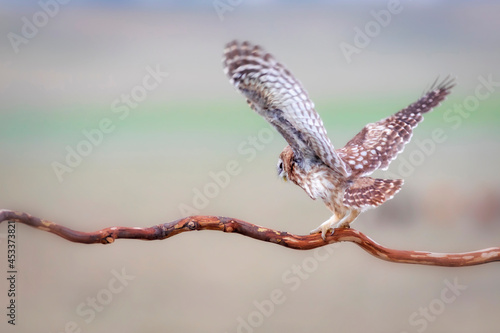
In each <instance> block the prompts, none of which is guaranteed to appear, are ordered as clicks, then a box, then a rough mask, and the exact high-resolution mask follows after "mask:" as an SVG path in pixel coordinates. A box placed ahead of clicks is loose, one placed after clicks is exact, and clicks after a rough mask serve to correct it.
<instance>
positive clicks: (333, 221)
mask: <svg viewBox="0 0 500 333" xmlns="http://www.w3.org/2000/svg"><path fill="white" fill-rule="evenodd" d="M338 222H339V220H338V218H337V217H336V216H335V215H334V216H332V217H331V218H330V219H329V220H327V221H325V222H323V223H321V225H320V226H319V227H317V228H316V229H313V230H311V232H310V234H317V233H320V232H321V238H323V240H326V233H327V232H328V230H330V229H331V230H332V235H333V232H334V231H335V229H334V228H335V227H334V226H333V225H336V224H337V223H338Z"/></svg>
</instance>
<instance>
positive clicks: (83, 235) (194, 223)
mask: <svg viewBox="0 0 500 333" xmlns="http://www.w3.org/2000/svg"><path fill="white" fill-rule="evenodd" d="M4 221H16V222H18V223H23V224H26V225H29V226H31V227H34V228H37V229H40V230H43V231H47V232H50V233H53V234H56V235H58V236H60V237H62V238H64V239H66V240H69V241H71V242H75V243H84V244H95V243H101V244H110V243H113V242H114V241H115V240H116V239H119V238H127V239H140V240H162V239H166V238H170V237H172V236H175V235H178V234H180V233H183V232H187V231H194V230H218V231H223V232H227V233H238V234H241V235H243V236H247V237H251V238H253V239H257V240H261V241H264V242H271V243H274V244H278V245H282V246H285V247H288V248H291V249H296V250H310V249H314V248H317V247H321V246H325V245H328V244H332V243H336V242H353V243H355V244H356V245H358V246H360V247H361V248H362V249H363V250H365V251H366V252H368V253H370V254H371V255H373V256H375V257H377V258H379V259H382V260H386V261H390V262H396V263H406V264H419V265H434V266H447V267H462V266H473V265H480V264H486V263H489V262H493V261H500V247H491V248H487V249H482V250H477V251H472V252H464V253H433V252H425V251H404V250H394V249H389V248H386V247H384V246H382V245H380V244H378V243H376V242H375V241H374V240H372V239H371V238H369V237H368V236H366V235H365V234H363V233H361V232H359V231H358V230H355V229H336V230H335V233H334V235H331V236H328V237H327V238H326V240H323V239H322V238H321V236H320V234H314V235H306V236H301V235H294V234H290V233H288V232H284V231H277V230H273V229H269V228H264V227H260V226H258V225H255V224H252V223H248V222H245V221H242V220H239V219H234V218H230V217H222V216H189V217H186V218H182V219H179V220H177V221H172V222H167V223H163V224H158V225H155V226H152V227H149V228H136V227H133V228H130V227H110V228H105V229H101V230H98V231H94V232H82V231H76V230H72V229H70V228H67V227H64V226H62V225H59V224H57V223H54V222H51V221H48V220H44V219H40V218H38V217H35V216H31V215H30V214H27V213H21V212H15V211H11V210H6V209H3V210H0V223H1V222H4Z"/></svg>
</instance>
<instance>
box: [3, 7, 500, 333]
mask: <svg viewBox="0 0 500 333" xmlns="http://www.w3.org/2000/svg"><path fill="white" fill-rule="evenodd" d="M499 13H500V4H499V3H498V2H493V1H475V2H468V1H414V2H411V1H401V2H400V3H398V2H386V1H357V2H355V3H353V4H351V3H350V2H349V1H333V2H326V1H312V2H307V3H306V2H304V3H302V2H298V1H295V2H293V3H291V4H289V2H288V1H268V2H264V1H250V0H242V1H229V0H216V1H195V2H189V1H186V2H183V3H177V2H174V1H108V2H106V4H102V3H101V2H99V1H62V0H60V1H56V0H42V1H25V2H23V3H22V4H18V3H17V2H16V3H15V2H12V1H0V22H1V23H0V35H1V36H2V38H1V39H0V74H1V75H0V103H1V104H0V105H1V109H0V161H1V164H0V208H8V209H16V210H21V211H26V212H29V213H31V214H33V215H36V216H40V217H43V218H46V219H49V220H52V221H55V222H58V223H61V224H64V225H66V226H68V227H72V228H74V229H78V230H82V231H92V230H97V229H101V228H104V227H108V226H113V225H124V226H140V227H147V226H151V225H154V224H158V223H163V222H168V221H171V220H174V219H177V218H179V217H182V216H185V215H188V214H196V213H199V214H215V215H225V216H233V217H237V218H241V219H245V220H247V221H250V222H253V223H256V224H260V225H264V226H268V227H272V228H276V229H280V230H287V231H290V232H293V233H299V234H305V233H307V232H308V231H309V230H311V229H313V228H315V227H316V226H317V225H319V224H320V223H321V222H323V221H324V220H326V219H327V218H328V217H329V212H328V211H327V209H326V208H325V207H324V205H323V203H321V202H315V201H312V200H310V199H309V198H308V196H307V195H306V194H305V193H304V192H303V191H302V190H301V189H300V188H298V187H296V186H294V185H292V184H285V183H283V182H280V181H279V179H278V178H277V176H276V174H275V163H276V161H277V156H278V154H279V152H280V151H281V149H282V148H283V147H284V145H285V141H284V140H283V139H282V138H281V137H280V136H279V135H278V134H276V133H275V132H274V131H272V130H270V127H269V126H268V125H267V124H266V122H265V121H264V120H263V119H261V118H260V117H259V116H258V115H256V114H255V113H253V112H252V111H251V110H250V109H249V108H248V107H247V105H246V103H245V101H244V99H243V98H242V97H241V96H240V95H239V94H238V93H237V92H236V91H235V90H234V89H233V88H232V87H231V86H230V85H229V84H228V80H227V79H226V77H225V76H224V74H223V73H222V70H221V63H220V59H221V54H222V49H223V46H224V44H225V43H226V42H228V41H230V40H232V39H235V38H237V39H248V40H251V41H252V42H255V43H259V44H261V45H263V46H264V47H265V48H266V49H267V50H268V51H270V52H272V53H274V54H275V55H276V57H277V58H278V59H279V60H280V61H282V62H283V63H285V64H286V65H287V66H288V67H289V68H290V69H291V71H292V72H293V73H294V74H295V75H296V76H297V77H299V79H300V80H301V81H302V83H303V84H304V85H305V87H306V88H307V89H308V91H309V93H310V95H311V97H312V98H313V100H314V101H315V103H316V106H317V109H318V111H319V113H320V115H321V116H322V118H323V120H324V122H325V126H326V128H327V130H328V133H329V135H330V136H331V138H332V141H333V143H334V145H335V146H337V147H340V146H342V145H343V144H344V143H345V142H347V141H348V140H349V139H350V138H351V137H352V136H353V135H354V134H355V133H357V131H359V130H360V129H361V128H362V127H363V126H364V125H365V124H366V123H367V122H373V121H377V120H379V119H381V118H383V117H386V116H388V115H390V114H391V113H393V112H395V111H397V110H398V109H400V108H402V107H405V106H406V105H408V104H409V103H411V102H413V101H415V100H416V99H417V98H418V97H419V96H420V95H421V93H422V91H424V90H425V89H426V87H429V85H430V84H431V83H432V82H433V81H434V79H435V78H436V77H437V76H438V75H441V76H443V75H447V74H450V73H451V74H453V75H455V76H456V77H457V78H458V85H457V87H456V88H455V89H454V90H453V94H452V95H451V96H450V98H449V99H448V100H447V101H445V103H443V104H442V105H441V106H440V107H439V108H438V109H437V110H436V111H435V112H433V113H432V114H429V115H427V116H426V121H425V122H424V123H422V124H421V125H420V126H419V128H418V129H417V130H416V133H415V135H414V136H413V141H412V143H411V144H409V145H408V146H407V147H406V149H405V152H404V153H403V154H402V155H400V158H399V159H398V160H396V161H394V162H393V164H392V165H391V168H390V170H389V171H388V172H385V173H378V174H377V175H378V176H387V177H394V178H395V177H404V178H405V186H404V188H403V190H402V191H401V192H400V193H399V194H398V195H397V196H396V197H395V198H394V199H393V200H392V201H390V202H388V203H387V204H385V205H384V206H383V207H381V208H378V209H377V210H373V211H369V212H367V213H365V214H363V215H362V216H361V217H360V218H359V219H358V220H357V221H356V223H355V224H354V225H353V227H355V228H358V229H359V230H361V231H363V232H365V233H366V234H368V235H369V236H370V237H372V238H374V239H375V240H377V241H378V242H380V243H382V244H384V245H386V246H389V247H394V248H398V249H408V250H411V249H414V250H429V251H441V252H462V251H470V250H475V249H480V248H486V247H491V246H498V245H500V225H499V221H500V177H499V176H498V170H499V167H500V159H499V158H498V153H499V149H500V141H499V140H500V133H499V126H500V113H499V111H500V110H499V105H500V67H499V66H498V59H499V56H500V35H499V34H498V31H499V30H500V21H499V20H498V15H499ZM152 73H154V74H152ZM130 96H132V97H130ZM75 152H76V153H75ZM76 154H78V156H76ZM231 161H233V162H231ZM228 163H229V164H230V165H231V164H232V165H233V166H234V165H237V168H236V172H233V173H235V174H234V175H229V176H227V175H228V174H229V173H228V170H227V168H228ZM230 168H231V166H230ZM232 171H234V170H232ZM214 177H215V178H217V179H218V183H217V182H216V181H215V180H214ZM6 233H7V226H6V225H5V223H4V224H2V225H0V236H1V237H0V241H1V243H0V249H1V251H0V253H2V254H1V255H0V267H1V269H2V273H1V274H2V276H5V277H6V276H7V273H6V272H7V245H6V239H5V236H6ZM16 237H17V238H16V240H17V243H16V244H17V246H16V251H17V269H18V272H19V273H18V278H17V296H16V301H17V303H16V304H17V321H16V326H15V328H14V327H12V326H11V325H9V324H7V317H6V315H5V313H6V310H5V308H6V306H7V304H8V303H7V302H8V297H7V289H8V285H7V281H6V279H5V278H2V279H1V280H2V281H3V282H2V283H0V286H1V288H0V295H1V296H0V300H3V301H2V302H1V306H0V307H1V308H2V309H4V310H2V316H1V318H2V320H1V323H0V327H1V331H2V332H5V331H8V332H11V331H12V332H13V331H16V332H34V331H37V332H109V331H114V332H124V333H127V332H138V331H141V332H158V331H167V332H228V333H229V332H231V333H232V332H245V333H250V332H276V331H286V332H304V331H317V332H326V331H341V332H398V333H400V332H408V333H409V332H471V331H474V332H496V331H497V330H498V327H500V317H499V316H498V310H499V307H500V288H499V287H500V279H499V276H500V267H499V266H498V265H497V264H488V265H484V266H477V267H470V268H436V267H425V266H413V265H403V264H394V263H388V262H383V261H380V260H377V259H375V258H373V257H371V256H370V255H368V254H367V253H365V252H363V251H362V250H360V249H359V248H357V247H356V246H354V245H352V244H339V245H337V246H330V247H328V250H327V249H326V248H323V249H321V250H318V251H309V252H299V251H292V250H288V249H285V248H281V247H278V246H276V245H272V244H268V243H261V242H257V241H254V240H251V239H249V238H245V237H242V236H239V235H226V234H223V233H218V232H208V231H207V232H192V233H187V234H182V235H180V236H177V237H174V238H172V239H169V240H166V241H156V242H142V241H131V240H128V241H127V240H121V241H118V242H116V243H115V244H113V245H109V246H101V245H81V244H73V243H69V242H67V241H65V240H63V239H61V238H58V237H56V236H54V235H51V234H48V233H44V232H41V231H38V230H34V229H30V228H28V227H25V226H22V225H19V226H17V229H16ZM116 276H121V278H120V279H118V278H117V277H116Z"/></svg>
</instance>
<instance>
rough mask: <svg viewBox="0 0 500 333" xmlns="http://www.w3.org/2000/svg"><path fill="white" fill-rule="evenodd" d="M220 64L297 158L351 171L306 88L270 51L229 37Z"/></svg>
mask: <svg viewBox="0 0 500 333" xmlns="http://www.w3.org/2000/svg"><path fill="white" fill-rule="evenodd" d="M223 65H224V73H226V75H227V76H228V77H229V80H230V82H231V83H232V84H233V85H234V86H235V87H236V88H237V89H239V90H240V91H241V92H242V93H243V95H244V96H245V97H246V98H247V101H248V104H249V105H250V107H251V108H252V109H253V110H255V111H256V112H257V113H258V114H260V115H261V116H263V117H264V118H265V119H266V120H267V121H268V122H269V123H270V124H271V125H273V126H274V127H275V128H276V129H277V130H278V131H279V132H280V133H281V135H282V136H283V137H284V138H285V140H286V141H287V142H288V144H289V145H290V146H291V147H292V149H293V152H294V154H295V156H296V157H297V158H299V159H300V158H303V159H309V160H318V159H319V160H321V161H322V162H323V163H325V164H326V165H328V166H329V167H330V168H332V169H334V170H336V171H338V172H339V173H341V174H343V175H344V176H348V175H349V174H350V169H349V167H346V165H345V164H344V161H343V160H342V159H340V158H339V156H338V155H337V154H336V153H335V149H334V148H333V145H332V143H331V141H330V139H329V138H328V136H327V134H326V130H325V127H324V126H323V122H322V121H321V118H320V117H319V115H318V113H317V112H316V111H315V110H314V104H313V102H312V101H311V100H310V99H309V96H308V95H307V92H306V91H305V89H304V88H303V87H302V85H301V84H300V82H299V81H298V80H297V79H295V78H294V76H293V75H292V74H291V73H290V72H289V71H288V70H287V69H286V68H285V67H284V66H283V65H282V64H280V63H278V62H277V61H276V60H275V59H274V58H273V56H272V55H270V54H269V53H265V52H264V50H263V49H262V48H260V47H259V46H257V45H252V44H250V43H249V42H243V43H241V44H240V43H238V42H237V41H232V42H230V43H229V44H227V45H226V48H225V49H224V57H223Z"/></svg>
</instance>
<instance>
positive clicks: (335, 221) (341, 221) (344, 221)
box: [311, 209, 361, 239]
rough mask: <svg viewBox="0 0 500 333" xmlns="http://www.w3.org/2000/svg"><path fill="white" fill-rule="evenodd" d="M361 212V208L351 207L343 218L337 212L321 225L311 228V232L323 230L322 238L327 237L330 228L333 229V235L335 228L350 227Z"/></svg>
mask: <svg viewBox="0 0 500 333" xmlns="http://www.w3.org/2000/svg"><path fill="white" fill-rule="evenodd" d="M360 213H361V211H360V210H356V209H351V210H349V211H348V212H347V214H345V215H344V216H343V217H342V218H339V217H338V216H337V215H336V214H333V215H332V217H330V218H329V219H328V220H326V221H325V222H323V223H321V225H320V226H319V227H317V228H316V229H314V230H311V234H315V233H319V232H321V238H323V239H326V233H327V232H328V230H332V233H331V235H333V234H334V232H335V229H339V228H349V224H350V223H351V222H353V221H354V220H355V219H356V218H357V217H358V215H359V214H360Z"/></svg>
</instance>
